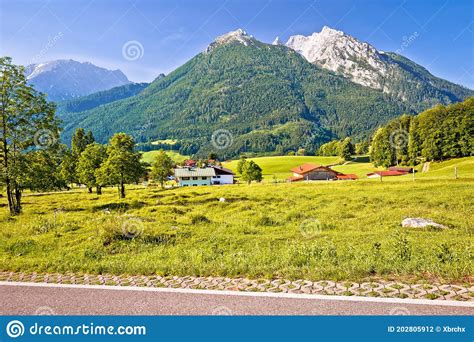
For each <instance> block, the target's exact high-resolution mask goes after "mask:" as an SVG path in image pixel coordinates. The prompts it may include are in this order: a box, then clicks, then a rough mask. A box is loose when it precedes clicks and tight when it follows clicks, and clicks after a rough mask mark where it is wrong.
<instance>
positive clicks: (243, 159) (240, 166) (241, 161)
mask: <svg viewBox="0 0 474 342" xmlns="http://www.w3.org/2000/svg"><path fill="white" fill-rule="evenodd" d="M246 162H247V158H246V157H245V156H241V157H240V159H239V162H238V163H237V173H238V174H242V169H243V167H244V165H245V163H246Z"/></svg>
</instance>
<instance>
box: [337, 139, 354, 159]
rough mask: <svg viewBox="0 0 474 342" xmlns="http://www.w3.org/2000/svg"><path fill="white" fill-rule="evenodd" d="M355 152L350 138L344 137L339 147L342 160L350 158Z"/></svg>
mask: <svg viewBox="0 0 474 342" xmlns="http://www.w3.org/2000/svg"><path fill="white" fill-rule="evenodd" d="M354 153H355V150H354V145H352V142H351V138H349V137H347V138H345V139H344V140H343V141H342V142H341V144H340V147H339V156H340V157H341V158H344V160H350V159H351V157H352V155H353V154H354Z"/></svg>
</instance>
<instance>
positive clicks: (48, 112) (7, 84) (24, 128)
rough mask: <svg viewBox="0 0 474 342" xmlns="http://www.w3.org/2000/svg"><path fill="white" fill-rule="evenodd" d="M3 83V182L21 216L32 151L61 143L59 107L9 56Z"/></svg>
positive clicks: (0, 76)
mask: <svg viewBox="0 0 474 342" xmlns="http://www.w3.org/2000/svg"><path fill="white" fill-rule="evenodd" d="M0 82H1V83H0V183H1V184H3V185H4V187H5V188H6V192H7V198H8V206H9V209H10V213H11V214H12V215H17V214H19V213H20V212H21V210H22V205H21V197H22V193H23V191H24V189H26V188H27V187H28V181H27V177H26V174H25V172H26V171H27V170H28V168H29V167H30V165H29V161H28V152H30V151H32V150H42V149H44V150H46V149H48V148H50V147H51V146H52V145H54V144H57V138H58V135H59V133H58V132H59V122H58V120H57V119H56V117H55V110H56V107H55V105H54V104H53V103H48V102H47V101H46V98H45V96H44V95H43V94H41V93H38V92H37V91H35V90H34V89H33V87H31V86H29V85H28V84H27V80H26V77H25V73H24V68H23V67H20V66H17V65H14V64H12V61H11V58H9V57H1V58H0Z"/></svg>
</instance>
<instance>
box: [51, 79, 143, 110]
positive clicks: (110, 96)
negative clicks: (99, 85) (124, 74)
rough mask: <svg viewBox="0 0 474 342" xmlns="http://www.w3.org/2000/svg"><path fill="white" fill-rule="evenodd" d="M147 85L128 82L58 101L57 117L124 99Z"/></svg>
mask: <svg viewBox="0 0 474 342" xmlns="http://www.w3.org/2000/svg"><path fill="white" fill-rule="evenodd" d="M148 85H149V83H130V84H125V85H123V86H119V87H114V88H112V89H109V90H104V91H99V92H97V93H93V94H90V95H87V96H81V97H78V98H75V99H72V100H68V101H63V102H60V103H58V109H57V113H58V116H59V117H63V116H65V115H67V114H73V113H78V112H83V111H86V110H90V109H93V108H96V107H98V106H101V105H104V104H107V103H110V102H114V101H118V100H121V99H126V98H128V97H131V96H134V95H137V94H138V93H139V92H141V91H142V90H143V89H145V88H146V87H148Z"/></svg>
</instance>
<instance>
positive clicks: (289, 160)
mask: <svg viewBox="0 0 474 342" xmlns="http://www.w3.org/2000/svg"><path fill="white" fill-rule="evenodd" d="M248 160H249V161H250V160H253V161H254V162H256V163H257V164H258V165H259V166H260V167H261V168H262V173H263V179H264V182H271V181H272V180H273V179H274V177H275V178H276V179H278V180H284V179H286V178H288V177H290V176H292V175H293V173H292V172H291V171H290V169H292V168H294V167H295V166H298V165H301V164H305V163H313V164H320V165H332V164H337V163H339V162H341V159H340V158H339V157H319V156H277V157H258V158H249V159H248ZM237 163H238V160H232V161H229V162H225V163H222V165H223V166H224V167H227V168H229V169H231V170H233V171H234V172H235V171H236V169H237Z"/></svg>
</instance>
